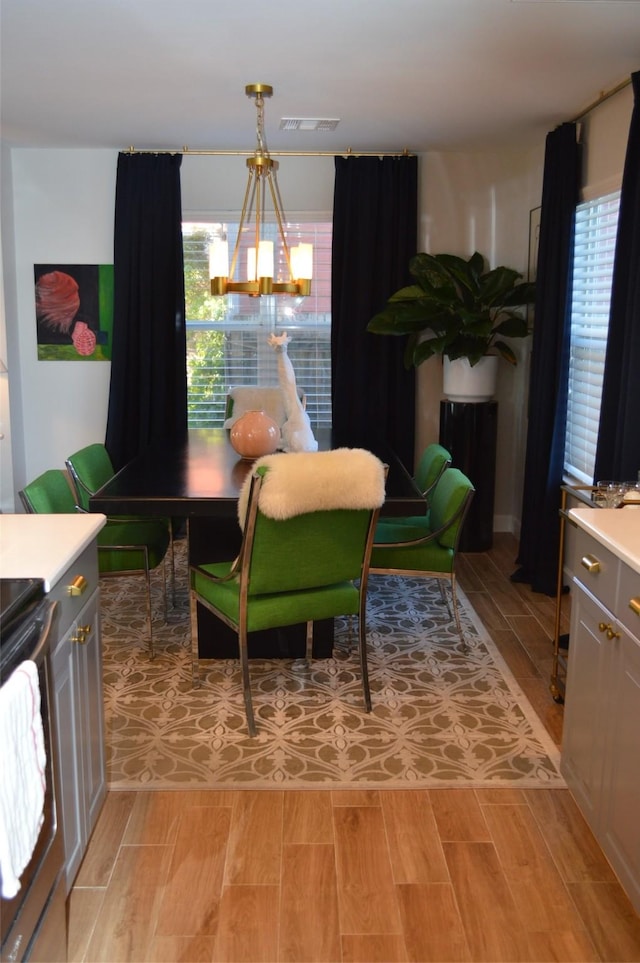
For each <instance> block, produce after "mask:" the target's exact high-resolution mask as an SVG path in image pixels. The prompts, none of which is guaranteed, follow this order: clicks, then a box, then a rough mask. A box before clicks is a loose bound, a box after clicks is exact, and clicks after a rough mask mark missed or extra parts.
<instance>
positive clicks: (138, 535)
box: [19, 468, 169, 658]
mask: <svg viewBox="0 0 640 963" xmlns="http://www.w3.org/2000/svg"><path fill="white" fill-rule="evenodd" d="M19 495H20V500H21V502H22V504H23V506H24V508H25V511H27V512H29V513H32V514H40V515H75V514H77V512H78V511H83V509H82V508H80V507H79V506H78V505H77V504H76V499H75V496H74V492H73V490H72V487H71V484H70V482H69V478H68V476H67V473H66V472H65V471H63V470H62V469H61V468H51V469H49V470H48V471H45V472H43V474H41V475H39V476H38V477H37V478H35V479H34V480H33V481H31V482H29V484H28V485H25V487H24V488H23V489H22V490H21V491H20V492H19ZM168 547H169V534H168V532H167V526H166V525H165V524H164V522H162V521H159V520H157V519H151V518H150V519H137V518H118V517H116V518H108V519H107V524H106V525H105V526H104V528H102V529H101V530H100V532H99V533H98V569H99V572H100V575H104V576H111V575H113V576H116V575H143V576H144V577H145V582H146V608H147V625H148V630H149V636H148V638H149V655H150V657H151V658H153V657H154V649H153V618H152V609H151V571H152V570H153V569H155V568H157V567H158V566H159V565H160V564H161V563H162V583H163V599H164V616H165V620H166V616H167V593H166V577H165V570H164V560H165V557H166V554H167V549H168Z"/></svg>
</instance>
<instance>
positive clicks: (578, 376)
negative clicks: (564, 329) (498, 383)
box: [564, 191, 620, 485]
mask: <svg viewBox="0 0 640 963" xmlns="http://www.w3.org/2000/svg"><path fill="white" fill-rule="evenodd" d="M619 206H620V191H616V192H615V193H613V194H607V195H605V196H603V197H598V198H596V199H594V200H591V201H585V202H584V203H583V204H580V205H579V206H578V208H577V210H576V226H575V242H574V257H573V291H572V299H571V352H570V358H569V394H568V401H567V430H566V438H565V453H564V461H565V471H566V472H568V473H569V474H570V475H572V476H573V477H575V478H577V479H579V480H580V481H581V482H583V483H585V484H587V485H590V484H592V483H593V481H594V477H593V473H594V468H595V458H596V445H597V442H598V424H599V420H600V402H601V399H602V381H603V376H604V362H605V352H606V348H607V333H608V328H609V309H610V302H611V281H612V277H613V261H614V255H615V244H616V231H617V226H618V209H619Z"/></svg>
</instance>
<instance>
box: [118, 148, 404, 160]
mask: <svg viewBox="0 0 640 963" xmlns="http://www.w3.org/2000/svg"><path fill="white" fill-rule="evenodd" d="M123 153H125V154H184V155H187V154H206V155H211V156H217V157H225V156H229V157H232V156H233V157H251V155H252V154H254V153H255V150H214V149H213V148H202V149H193V148H191V147H173V148H171V147H159V148H157V149H154V148H152V147H142V148H140V147H134V146H133V145H132V146H131V147H127V148H126V149H125V150H124V151H123ZM269 154H270V155H271V156H272V157H369V156H371V157H413V156H414V155H413V153H412V152H411V151H408V150H407V148H406V147H405V148H404V150H395V151H393V150H358V151H354V150H351V148H350V147H348V148H347V150H270V151H269Z"/></svg>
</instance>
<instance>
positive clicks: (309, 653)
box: [304, 622, 313, 668]
mask: <svg viewBox="0 0 640 963" xmlns="http://www.w3.org/2000/svg"><path fill="white" fill-rule="evenodd" d="M304 660H305V662H306V664H307V666H308V668H311V663H312V662H313V622H307V637H306V647H305V655H304Z"/></svg>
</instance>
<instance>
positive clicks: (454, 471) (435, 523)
mask: <svg viewBox="0 0 640 963" xmlns="http://www.w3.org/2000/svg"><path fill="white" fill-rule="evenodd" d="M474 492H475V488H474V487H473V485H472V484H471V482H470V481H469V479H468V478H467V476H466V475H464V474H463V473H462V472H461V471H460V470H459V469H458V468H447V469H446V470H445V471H444V472H443V473H442V475H441V476H440V480H439V481H438V484H437V485H436V487H435V489H434V491H433V494H432V497H431V516H430V519H431V520H430V527H431V530H432V531H433V532H435V533H437V539H438V542H439V544H440V545H442V547H443V548H450V549H453V550H454V551H455V549H456V548H457V546H458V540H459V538H460V532H461V530H462V524H463V522H464V519H465V516H466V514H467V511H468V510H469V505H470V504H471V499H472V498H473V495H474Z"/></svg>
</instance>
